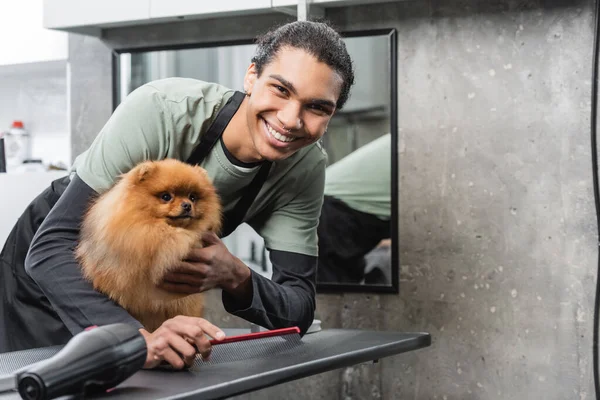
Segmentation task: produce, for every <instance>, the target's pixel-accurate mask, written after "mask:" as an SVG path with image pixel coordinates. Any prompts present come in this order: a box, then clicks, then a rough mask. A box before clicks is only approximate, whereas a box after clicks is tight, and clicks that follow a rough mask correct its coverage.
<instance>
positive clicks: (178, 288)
mask: <svg viewBox="0 0 600 400" xmlns="http://www.w3.org/2000/svg"><path fill="white" fill-rule="evenodd" d="M160 287H161V288H163V289H164V290H166V291H167V292H173V293H182V294H194V293H199V292H200V291H201V289H202V288H201V287H198V286H192V285H188V284H185V283H171V282H163V283H162V284H160Z"/></svg>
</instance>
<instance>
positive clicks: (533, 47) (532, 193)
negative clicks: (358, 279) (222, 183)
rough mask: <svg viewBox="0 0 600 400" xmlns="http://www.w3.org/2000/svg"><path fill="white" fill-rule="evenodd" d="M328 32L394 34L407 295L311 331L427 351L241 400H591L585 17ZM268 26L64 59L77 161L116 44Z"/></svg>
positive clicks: (414, 14) (425, 19) (524, 11)
mask: <svg viewBox="0 0 600 400" xmlns="http://www.w3.org/2000/svg"><path fill="white" fill-rule="evenodd" d="M328 17H329V18H331V19H332V20H333V21H334V22H336V23H337V24H338V25H339V26H340V27H342V28H345V29H346V28H356V29H360V28H374V27H382V26H383V27H396V28H397V29H398V32H399V35H398V37H399V43H398V61H399V71H398V72H399V115H400V118H399V127H400V131H399V135H400V136H399V139H400V140H399V154H400V174H399V175H400V204H399V208H400V243H399V246H400V250H401V251H400V254H401V266H400V267H401V274H400V280H401V282H400V289H401V293H400V295H370V294H369V295H366V294H340V295H319V297H318V305H317V307H318V309H317V316H318V317H320V318H321V319H322V320H323V324H324V326H325V327H329V328H333V327H345V328H368V329H382V330H402V331H429V332H430V333H431V334H432V335H433V345H432V346H431V347H430V348H428V349H424V350H420V351H418V352H415V353H409V354H404V355H400V356H395V357H390V358H386V359H383V360H382V361H381V362H380V363H378V364H374V365H362V366H357V367H354V368H349V369H345V370H340V371H332V372H329V373H325V374H321V375H318V376H316V377H311V378H305V379H302V380H299V381H296V382H292V383H288V384H283V385H280V386H278V387H274V388H270V389H265V390H262V391H259V392H257V393H253V394H249V395H247V396H242V397H243V398H247V399H259V398H261V399H264V398H273V399H275V398H286V397H289V396H290V395H292V394H293V395H294V397H296V398H306V399H344V400H346V399H348V400H349V399H369V398H375V399H377V398H383V399H440V400H442V399H443V400H450V399H556V400H563V399H591V398H593V397H594V396H593V384H592V382H593V380H592V356H591V354H592V352H591V349H592V318H593V288H594V280H595V270H596V260H597V247H596V246H595V216H594V207H593V193H592V186H591V170H590V166H591V163H590V146H589V124H590V119H589V111H590V88H591V83H590V78H591V55H592V33H593V30H592V23H593V14H592V5H591V2H589V1H569V2H567V1H562V2H556V1H522V0H498V1H493V2H484V1H478V0H461V1H459V0H454V1H446V0H444V1H442V0H439V1H415V2H401V3H396V4H388V5H379V6H368V7H352V8H344V9H337V10H334V11H332V12H330V13H329V14H328ZM277 19H279V20H283V19H285V18H284V17H281V16H279V17H277ZM274 22H275V20H271V18H270V17H268V16H261V17H258V18H248V19H246V20H244V21H241V22H240V21H238V22H236V23H226V24H224V25H221V24H219V21H209V22H206V23H202V24H200V23H192V22H184V23H181V24H179V25H178V26H177V29H174V27H173V26H162V27H156V29H153V28H135V29H126V30H118V31H113V32H108V33H107V35H106V37H105V39H104V43H96V44H94V45H93V46H90V47H89V48H87V47H83V45H82V47H81V48H80V51H71V57H72V60H73V68H72V74H73V88H72V90H73V94H78V96H79V97H78V98H79V101H78V102H74V103H73V104H72V110H71V112H72V118H73V121H74V122H77V124H73V129H74V130H75V132H73V133H74V135H73V138H74V139H73V149H74V152H75V150H81V149H83V148H84V147H85V146H87V145H88V144H89V142H90V141H91V140H92V139H93V137H94V135H95V133H96V132H97V131H98V130H99V129H100V128H101V126H102V123H103V122H104V121H105V120H106V118H108V115H109V112H108V110H107V105H108V104H110V100H111V96H110V94H109V90H108V89H109V88H110V87H111V80H110V78H109V77H108V76H107V74H106V73H105V71H106V68H109V67H110V63H109V62H108V60H107V55H109V54H110V52H109V50H108V49H107V48H108V47H115V48H118V47H131V46H146V45H149V44H168V43H175V42H180V41H183V42H190V41H196V40H198V39H199V38H202V40H206V41H210V40H215V38H220V37H223V38H240V37H247V36H248V35H253V34H255V33H256V31H257V30H259V29H262V28H263V27H265V26H269V25H271V24H272V23H274ZM74 40H75V39H74ZM76 40H79V39H76ZM89 43H91V42H89ZM92 52H93V54H91V53H92ZM88 62H89V63H91V64H89V65H88ZM92 77H93V78H92ZM73 99H74V100H75V98H73ZM209 300H210V304H212V305H213V309H212V311H211V313H210V314H209V315H208V318H210V319H212V320H214V321H215V322H216V323H218V324H221V325H222V326H230V327H231V326H243V325H244V324H243V322H242V321H239V320H238V319H236V318H235V317H231V316H228V315H226V314H225V313H224V312H223V310H222V307H221V306H220V304H219V296H218V293H212V294H210V295H209Z"/></svg>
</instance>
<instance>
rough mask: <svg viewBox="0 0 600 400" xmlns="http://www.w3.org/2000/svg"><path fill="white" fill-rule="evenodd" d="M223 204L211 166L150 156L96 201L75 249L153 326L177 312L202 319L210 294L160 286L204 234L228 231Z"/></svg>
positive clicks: (96, 281)
mask: <svg viewBox="0 0 600 400" xmlns="http://www.w3.org/2000/svg"><path fill="white" fill-rule="evenodd" d="M221 220H222V219H221V202H220V199H219V196H218V194H217V191H216V189H215V187H214V186H213V184H212V181H211V179H210V178H209V176H208V174H207V173H206V171H205V170H204V169H203V168H201V167H199V166H192V165H189V164H185V163H183V162H181V161H177V160H174V159H166V160H161V161H146V162H142V163H140V164H138V165H137V166H136V167H134V168H133V169H132V170H131V171H129V172H128V173H126V174H124V175H121V176H120V178H119V180H118V181H117V183H116V184H115V185H114V186H113V187H112V188H111V189H109V190H108V191H107V192H105V193H104V194H102V195H100V196H99V197H98V198H97V199H96V200H95V201H94V202H93V203H92V205H91V206H90V208H89V209H88V211H87V212H86V215H85V216H84V219H83V223H82V226H81V235H80V241H79V244H78V245H77V247H76V249H75V255H76V258H77V260H78V261H79V263H80V264H81V267H82V270H83V275H84V277H85V278H86V279H88V280H89V281H90V282H92V283H93V285H94V288H95V289H96V290H98V291H100V292H102V293H105V294H106V295H108V296H109V297H110V298H111V299H113V300H114V301H116V302H117V303H118V304H120V305H121V306H122V307H123V308H125V309H126V310H127V311H129V313H130V314H131V315H132V316H133V317H134V318H136V319H137V320H138V321H140V323H142V325H144V328H145V329H146V330H147V331H149V332H153V331H154V330H155V329H157V328H158V327H159V326H160V325H161V324H162V323H163V322H164V321H166V320H167V319H170V318H173V317H175V316H177V315H186V316H194V317H201V316H202V314H203V311H204V305H203V296H202V294H200V293H198V294H193V295H186V294H177V293H171V292H167V291H165V290H163V289H160V288H159V287H158V286H157V285H158V284H159V283H160V282H161V281H162V280H163V277H164V276H165V274H167V272H169V271H170V270H171V269H172V268H173V267H174V266H175V265H176V264H177V263H179V262H181V261H182V260H184V259H185V257H186V256H187V255H188V254H189V252H190V251H191V250H192V248H194V247H201V246H202V243H201V240H200V237H201V235H202V234H203V233H204V232H207V231H213V232H215V233H217V234H218V233H219V231H220V229H221Z"/></svg>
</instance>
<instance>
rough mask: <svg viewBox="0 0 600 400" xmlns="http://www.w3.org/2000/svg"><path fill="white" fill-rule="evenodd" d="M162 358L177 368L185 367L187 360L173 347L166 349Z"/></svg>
mask: <svg viewBox="0 0 600 400" xmlns="http://www.w3.org/2000/svg"><path fill="white" fill-rule="evenodd" d="M162 358H163V360H165V361H166V362H168V363H169V364H171V365H172V366H173V367H175V368H177V369H183V367H185V362H184V361H183V360H182V359H181V357H179V354H177V353H176V352H175V350H173V349H167V350H165V352H164V353H163V355H162Z"/></svg>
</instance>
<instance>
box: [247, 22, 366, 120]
mask: <svg viewBox="0 0 600 400" xmlns="http://www.w3.org/2000/svg"><path fill="white" fill-rule="evenodd" d="M256 44H257V48H256V53H255V55H254V57H252V62H253V63H254V65H255V66H256V71H257V73H258V76H260V74H261V73H262V71H263V68H264V67H265V66H266V65H268V64H269V63H270V62H271V61H272V60H273V58H274V57H275V56H276V55H277V53H278V52H279V50H280V49H281V48H282V47H286V46H289V47H293V48H297V49H302V50H304V51H306V52H307V53H308V54H311V55H312V56H314V57H315V58H316V59H317V60H319V61H320V62H323V63H325V64H327V65H328V66H330V67H331V68H332V69H333V70H334V71H336V72H337V73H338V74H340V76H341V78H342V81H343V83H342V90H341V92H340V96H339V98H338V100H337V103H336V108H337V109H341V108H342V107H343V106H344V104H345V103H346V101H347V100H348V97H349V96H350V88H351V87H352V85H353V84H354V69H353V65H352V59H351V58H350V55H349V54H348V50H347V49H346V44H345V43H344V40H343V39H342V37H341V36H340V34H339V33H338V32H337V31H336V30H335V29H333V28H332V27H331V26H330V24H328V23H327V22H325V21H320V22H316V21H295V22H290V23H288V24H285V25H282V26H280V27H278V28H276V29H274V30H271V31H269V32H267V33H266V34H264V35H263V36H261V37H259V38H258V39H257V41H256Z"/></svg>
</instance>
